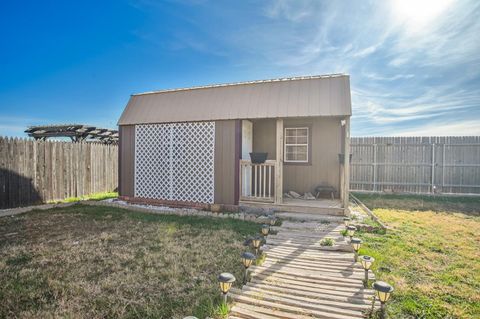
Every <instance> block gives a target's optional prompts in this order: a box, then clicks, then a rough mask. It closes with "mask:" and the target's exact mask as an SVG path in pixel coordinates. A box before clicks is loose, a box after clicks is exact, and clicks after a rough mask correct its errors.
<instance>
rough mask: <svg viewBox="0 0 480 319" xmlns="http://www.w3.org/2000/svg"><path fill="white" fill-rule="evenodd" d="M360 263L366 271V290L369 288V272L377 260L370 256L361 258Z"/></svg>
mask: <svg viewBox="0 0 480 319" xmlns="http://www.w3.org/2000/svg"><path fill="white" fill-rule="evenodd" d="M359 258H360V263H361V264H362V267H363V269H365V288H366V287H368V270H369V269H370V267H372V264H373V262H374V261H375V258H373V257H370V256H360V257H359Z"/></svg>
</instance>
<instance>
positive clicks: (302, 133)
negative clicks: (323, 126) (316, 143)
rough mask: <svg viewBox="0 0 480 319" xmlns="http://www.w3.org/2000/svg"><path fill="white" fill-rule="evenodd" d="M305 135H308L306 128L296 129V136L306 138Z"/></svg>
mask: <svg viewBox="0 0 480 319" xmlns="http://www.w3.org/2000/svg"><path fill="white" fill-rule="evenodd" d="M307 135H308V129H306V128H299V129H297V136H307Z"/></svg>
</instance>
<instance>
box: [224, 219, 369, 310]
mask: <svg viewBox="0 0 480 319" xmlns="http://www.w3.org/2000/svg"><path fill="white" fill-rule="evenodd" d="M340 223H341V221H340V220H335V219H334V220H331V221H329V223H325V222H321V221H315V220H313V221H308V222H300V221H298V222H296V221H292V220H290V221H285V222H284V223H283V224H282V226H281V227H275V230H276V231H277V232H278V233H277V234H276V235H270V236H269V237H268V238H267V245H266V246H265V250H266V251H265V252H266V254H267V258H266V260H265V262H264V263H263V264H262V265H261V266H252V267H251V270H250V274H251V278H252V279H251V281H250V282H249V283H247V285H245V286H243V288H242V290H239V289H232V292H231V294H230V297H231V298H232V299H233V301H234V304H233V307H232V309H231V312H230V316H229V318H230V319H253V318H255V319H257V318H258V319H276V318H287V319H290V318H292V319H293V318H295V319H297V318H298V319H307V318H308V319H311V318H336V319H346V318H363V317H364V313H365V312H366V311H368V310H369V309H371V307H372V301H373V295H374V293H373V290H371V289H365V288H364V287H363V281H362V280H363V278H364V271H363V269H362V267H361V266H360V264H359V263H355V262H354V261H353V253H352V252H351V249H350V246H349V245H348V243H347V242H346V241H345V240H344V239H343V236H341V235H340V233H339V232H340V231H341V230H342V229H343V226H342V225H341V224H340ZM326 237H329V238H332V239H334V241H335V244H334V245H333V246H321V245H320V242H321V241H322V239H324V238H326ZM369 278H372V279H373V278H375V277H374V274H373V273H371V272H370V273H369ZM375 307H378V303H376V304H375Z"/></svg>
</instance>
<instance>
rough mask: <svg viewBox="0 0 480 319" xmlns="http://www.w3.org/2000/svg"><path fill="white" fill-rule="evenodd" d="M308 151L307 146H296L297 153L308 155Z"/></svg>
mask: <svg viewBox="0 0 480 319" xmlns="http://www.w3.org/2000/svg"><path fill="white" fill-rule="evenodd" d="M307 149H308V146H307V145H304V146H295V153H306V152H307Z"/></svg>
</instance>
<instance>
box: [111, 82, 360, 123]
mask: <svg viewBox="0 0 480 319" xmlns="http://www.w3.org/2000/svg"><path fill="white" fill-rule="evenodd" d="M351 113H352V110H351V102H350V85H349V80H348V76H347V75H335V76H324V77H312V78H302V79H293V80H292V79H289V80H276V81H275V80H274V81H265V82H255V83H243V84H235V85H223V86H211V87H204V88H192V89H183V90H174V91H163V92H154V93H149V94H139V95H133V96H132V97H131V98H130V100H129V102H128V104H127V107H126V108H125V110H124V111H123V114H122V116H121V117H120V120H119V125H128V124H147V123H171V122H190V121H212V120H232V119H259V118H287V117H305V116H345V115H351Z"/></svg>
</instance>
